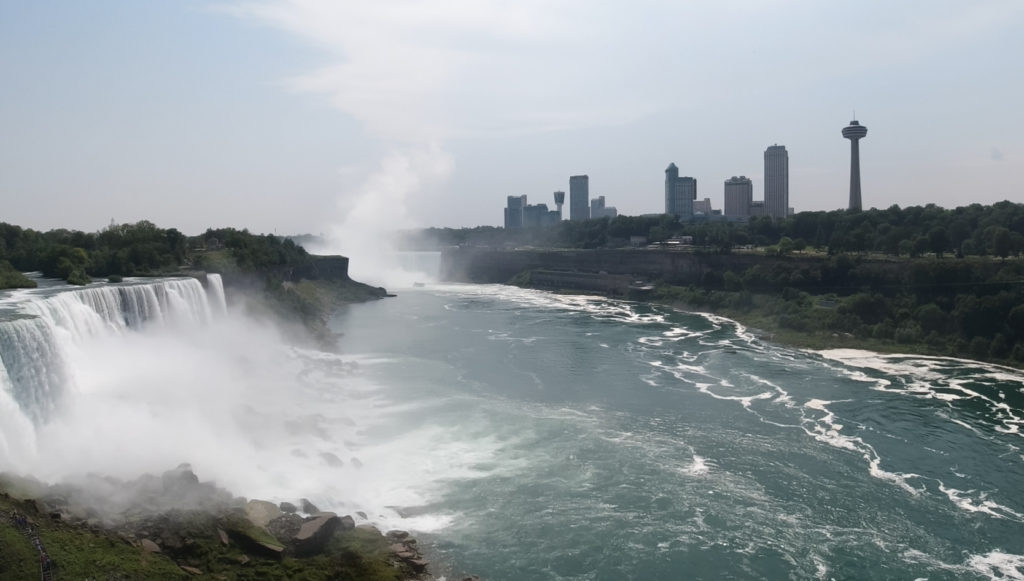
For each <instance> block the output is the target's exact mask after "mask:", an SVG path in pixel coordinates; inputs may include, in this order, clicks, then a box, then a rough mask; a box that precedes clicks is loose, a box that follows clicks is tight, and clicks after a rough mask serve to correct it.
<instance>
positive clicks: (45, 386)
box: [0, 274, 226, 422]
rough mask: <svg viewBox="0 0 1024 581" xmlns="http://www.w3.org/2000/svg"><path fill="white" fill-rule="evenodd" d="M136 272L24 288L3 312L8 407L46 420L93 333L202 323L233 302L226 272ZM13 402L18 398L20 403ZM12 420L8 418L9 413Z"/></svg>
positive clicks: (0, 365) (1, 368)
mask: <svg viewBox="0 0 1024 581" xmlns="http://www.w3.org/2000/svg"><path fill="white" fill-rule="evenodd" d="M207 286H208V288H203V285H202V284H201V283H200V282H199V281H198V280H196V279H193V278H168V279H156V280H135V281H129V282H125V283H121V284H116V285H114V284H101V285H95V286H89V287H86V288H76V289H70V288H69V289H67V290H64V289H61V290H59V291H56V292H54V289H52V288H50V289H40V290H39V291H38V292H34V291H31V292H24V293H23V294H22V295H20V297H19V298H18V299H16V300H14V301H13V302H9V303H8V306H12V307H13V310H14V311H15V312H14V314H13V316H11V317H9V320H0V390H2V391H3V394H2V395H0V397H2V398H3V399H4V400H5V401H6V402H7V405H6V406H3V404H2V403H0V413H3V414H5V416H6V415H7V414H9V413H10V412H11V411H14V410H13V409H7V408H16V409H17V411H18V412H19V413H21V414H23V415H24V416H26V417H28V418H30V419H31V420H32V421H34V422H40V421H45V419H46V418H47V417H48V416H49V414H50V413H51V412H52V410H53V407H54V406H55V405H57V403H58V402H59V399H60V396H61V393H62V392H63V391H64V390H66V389H68V388H69V387H72V386H73V385H74V379H75V378H74V372H73V370H71V369H69V367H68V364H67V359H68V355H69V353H70V352H71V351H72V350H74V349H76V347H78V346H80V345H82V344H83V342H86V341H92V340H97V339H100V338H102V337H104V336H109V335H111V334H119V333H128V332H136V331H140V330H142V329H144V328H146V327H149V326H154V325H157V326H168V325H201V324H206V323H208V322H209V321H210V320H211V319H212V318H213V317H214V316H215V315H214V313H217V314H222V313H224V312H225V310H226V303H225V298H224V287H223V284H222V283H221V280H220V275H217V274H209V275H207ZM12 404H13V405H12ZM4 421H5V422H6V421H8V419H7V418H6V417H5V419H4Z"/></svg>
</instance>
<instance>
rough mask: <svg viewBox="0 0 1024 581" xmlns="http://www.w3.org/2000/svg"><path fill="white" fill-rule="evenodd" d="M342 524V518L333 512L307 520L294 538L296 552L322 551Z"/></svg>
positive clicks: (310, 553)
mask: <svg viewBox="0 0 1024 581" xmlns="http://www.w3.org/2000/svg"><path fill="white" fill-rule="evenodd" d="M340 526H341V519H340V518H338V515H336V514H334V513H333V512H324V513H320V514H319V515H318V516H317V517H316V518H313V519H310V520H307V521H306V522H304V523H302V527H301V528H300V529H299V532H298V533H297V534H296V535H295V536H294V537H293V538H292V540H293V541H294V542H295V553H296V554H297V555H302V556H305V555H315V554H317V553H320V552H322V551H323V549H324V547H325V546H326V545H327V541H329V540H330V539H331V536H332V535H333V534H334V533H335V531H337V530H338V528H339V527H340Z"/></svg>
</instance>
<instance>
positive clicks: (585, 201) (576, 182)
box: [569, 175, 590, 220]
mask: <svg viewBox="0 0 1024 581" xmlns="http://www.w3.org/2000/svg"><path fill="white" fill-rule="evenodd" d="M589 218H590V178H589V177H588V176H586V175H581V176H570V177H569V219H570V220H587V219H589Z"/></svg>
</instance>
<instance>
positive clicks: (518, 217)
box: [505, 195, 526, 229]
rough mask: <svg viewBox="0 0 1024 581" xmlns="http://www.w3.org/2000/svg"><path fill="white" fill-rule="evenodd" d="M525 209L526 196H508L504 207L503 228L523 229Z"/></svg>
mask: <svg viewBox="0 0 1024 581" xmlns="http://www.w3.org/2000/svg"><path fill="white" fill-rule="evenodd" d="M525 209H526V196H525V195H524V196H509V197H508V203H507V204H506V206H505V228H509V229H511V228H522V227H523V210H525Z"/></svg>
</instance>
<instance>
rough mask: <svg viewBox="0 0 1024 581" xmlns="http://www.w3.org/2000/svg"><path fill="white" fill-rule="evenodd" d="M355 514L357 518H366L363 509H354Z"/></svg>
mask: <svg viewBox="0 0 1024 581" xmlns="http://www.w3.org/2000/svg"><path fill="white" fill-rule="evenodd" d="M356 514H357V515H358V516H359V518H361V519H363V520H366V519H367V516H366V513H365V512H363V511H361V510H357V511H356Z"/></svg>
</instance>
